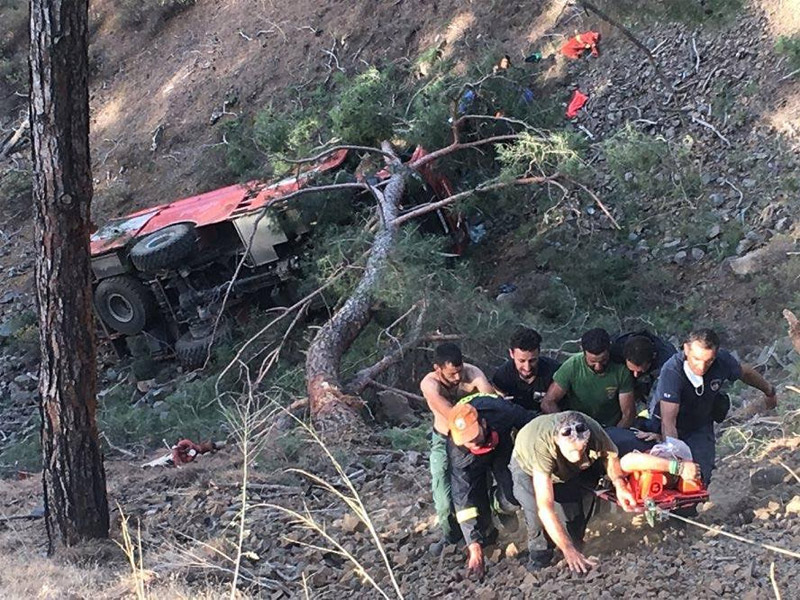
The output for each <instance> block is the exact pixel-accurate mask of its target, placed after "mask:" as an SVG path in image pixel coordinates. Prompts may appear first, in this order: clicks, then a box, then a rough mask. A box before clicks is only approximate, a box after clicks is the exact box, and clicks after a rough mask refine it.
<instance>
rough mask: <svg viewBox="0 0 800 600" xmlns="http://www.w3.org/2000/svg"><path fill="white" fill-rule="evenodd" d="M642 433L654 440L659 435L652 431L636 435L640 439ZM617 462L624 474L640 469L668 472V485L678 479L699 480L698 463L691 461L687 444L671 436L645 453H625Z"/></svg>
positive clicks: (672, 484)
mask: <svg viewBox="0 0 800 600" xmlns="http://www.w3.org/2000/svg"><path fill="white" fill-rule="evenodd" d="M643 435H644V436H647V438H648V440H647V441H656V440H657V439H658V437H659V436H658V435H657V434H654V433H651V434H648V433H644V434H642V433H640V434H639V435H638V436H637V437H639V438H640V439H641V438H642V436H643ZM619 464H620V467H622V470H623V471H624V472H625V473H626V474H631V473H638V472H642V471H656V472H660V473H669V474H670V475H671V476H672V478H671V481H670V487H675V486H677V484H678V481H679V480H683V481H698V480H700V465H698V464H697V463H695V462H692V451H691V450H690V449H689V446H687V445H686V443H685V442H682V441H681V440H679V439H676V438H672V437H668V438H667V439H666V440H665V441H663V442H659V443H658V444H656V445H655V446H653V447H652V448H651V449H650V451H649V452H647V453H643V452H637V451H634V452H631V453H629V454H626V455H625V456H623V457H622V458H621V459H620V461H619Z"/></svg>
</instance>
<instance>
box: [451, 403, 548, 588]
mask: <svg viewBox="0 0 800 600" xmlns="http://www.w3.org/2000/svg"><path fill="white" fill-rule="evenodd" d="M535 416H536V413H534V412H531V411H529V410H525V409H524V408H522V407H520V406H517V405H516V404H514V403H513V402H509V401H508V400H506V399H504V398H501V397H499V396H490V395H485V394H476V395H473V396H469V397H467V398H464V399H463V400H462V401H461V402H460V403H458V404H457V405H456V406H454V407H453V409H452V410H451V411H450V415H449V418H448V425H449V428H450V440H449V441H448V445H447V452H448V457H449V459H450V469H451V471H450V487H451V490H452V498H453V505H454V507H455V510H456V520H457V521H458V524H459V526H460V527H461V532H462V533H463V535H464V539H465V540H466V543H467V549H468V551H469V560H468V562H467V569H468V572H469V574H471V575H477V576H478V577H483V571H484V562H483V548H484V547H485V546H487V545H489V544H491V543H493V542H494V541H495V540H496V539H497V535H498V534H497V529H496V528H495V527H494V525H493V524H492V510H494V512H495V513H496V514H497V515H498V517H499V519H500V522H501V523H503V525H504V527H506V528H508V529H509V530H512V531H513V530H516V519H515V517H514V516H513V514H514V512H515V511H516V509H517V508H518V507H519V503H518V502H517V501H516V499H515V498H514V491H513V484H512V481H511V472H510V471H509V469H508V463H509V461H510V460H511V452H512V450H513V449H514V442H513V440H512V438H511V434H512V432H513V431H515V430H520V429H522V428H523V427H524V426H525V425H527V424H528V423H529V422H530V421H531V420H532V419H533V418H534V417H535ZM492 475H493V476H494V480H495V482H496V483H497V488H495V490H490V488H489V485H488V482H489V479H490V476H492ZM506 517H508V518H506Z"/></svg>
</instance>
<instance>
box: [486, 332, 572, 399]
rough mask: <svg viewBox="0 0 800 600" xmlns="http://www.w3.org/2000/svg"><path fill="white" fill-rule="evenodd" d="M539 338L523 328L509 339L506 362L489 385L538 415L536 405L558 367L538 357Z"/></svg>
mask: <svg viewBox="0 0 800 600" xmlns="http://www.w3.org/2000/svg"><path fill="white" fill-rule="evenodd" d="M541 345H542V337H541V336H540V335H539V334H538V333H537V332H536V331H534V330H533V329H529V328H527V327H522V328H520V329H518V330H517V331H516V332H515V333H514V335H513V336H512V337H511V345H510V348H509V349H508V355H509V357H510V358H509V359H508V360H507V361H506V362H505V363H503V365H502V366H501V367H500V368H499V369H497V371H496V372H495V374H494V376H493V377H492V384H493V385H494V387H495V388H496V389H497V391H498V392H500V393H501V394H503V395H504V396H506V397H509V398H511V400H512V402H514V404H517V405H519V406H521V407H522V408H524V409H526V410H532V411H535V412H536V413H541V412H542V410H541V408H540V406H539V402H540V401H541V399H542V398H543V397H544V395H545V393H546V392H547V388H548V387H549V386H550V384H551V383H552V382H553V373H555V372H556V371H557V370H558V367H560V366H561V363H559V362H558V361H556V360H553V359H552V358H547V357H546V356H539V351H540V350H541Z"/></svg>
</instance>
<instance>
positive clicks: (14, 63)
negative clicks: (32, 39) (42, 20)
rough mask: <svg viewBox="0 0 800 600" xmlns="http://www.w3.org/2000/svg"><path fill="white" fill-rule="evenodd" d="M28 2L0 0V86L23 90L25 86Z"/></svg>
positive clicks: (26, 81) (26, 80)
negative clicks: (0, 24)
mask: <svg viewBox="0 0 800 600" xmlns="http://www.w3.org/2000/svg"><path fill="white" fill-rule="evenodd" d="M27 6H28V3H27V2H26V1H25V0H0V23H2V24H3V26H2V27H0V86H2V85H3V84H5V85H8V86H9V87H10V88H16V89H17V91H19V92H24V91H25V89H21V88H22V86H24V87H25V88H27V84H28V64H27V58H28V55H27V52H26V49H27V43H28V10H27Z"/></svg>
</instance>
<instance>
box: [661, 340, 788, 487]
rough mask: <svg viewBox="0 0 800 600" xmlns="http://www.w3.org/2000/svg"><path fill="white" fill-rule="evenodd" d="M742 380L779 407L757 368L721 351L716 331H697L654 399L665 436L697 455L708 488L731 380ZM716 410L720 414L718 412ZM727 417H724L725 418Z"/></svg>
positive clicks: (770, 405) (664, 374) (664, 376)
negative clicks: (716, 433)
mask: <svg viewBox="0 0 800 600" xmlns="http://www.w3.org/2000/svg"><path fill="white" fill-rule="evenodd" d="M737 379H738V380H740V381H742V382H744V383H746V384H747V385H749V386H751V387H754V388H756V389H758V390H761V391H762V392H763V393H764V395H765V396H766V404H767V408H775V407H776V406H777V404H778V400H777V398H776V397H775V392H776V390H775V386H774V385H772V384H770V383H769V382H767V380H766V379H764V378H763V377H762V376H761V375H760V374H759V373H758V372H757V371H756V370H755V369H753V367H751V366H749V365H745V364H740V363H739V361H738V360H736V358H735V357H734V356H733V355H732V354H731V353H730V352H728V351H727V350H722V349H721V348H720V347H719V336H717V334H716V333H715V332H714V331H713V330H711V329H696V330H695V331H693V332H692V333H690V334H689V337H688V338H687V340H686V342H685V343H684V344H683V352H679V353H678V354H675V355H674V356H673V357H672V358H670V359H669V360H668V361H667V362H666V363H665V364H664V367H663V368H662V369H661V374H660V375H659V378H658V386H657V387H656V393H655V397H654V400H655V401H656V402H657V403H658V407H657V411H658V412H660V418H661V433H662V435H663V436H664V437H665V438H666V437H667V436H669V437H674V438H679V439H681V440H683V441H684V442H686V444H687V445H688V446H689V448H690V449H691V450H692V456H693V457H694V460H695V461H696V462H697V463H699V464H700V470H701V472H702V477H703V483H704V484H706V485H708V483H709V481H710V480H711V471H712V470H713V469H714V458H715V455H716V449H715V446H714V421H715V420H716V421H717V422H721V421H722V419H724V418H725V417H724V412H725V410H724V408H723V409H722V410H720V404H721V403H724V402H726V401H727V398H726V397H724V395H723V392H722V387H723V385H724V383H725V382H726V381H736V380H737ZM715 407H716V409H717V410H716V411H715ZM720 413H722V414H720Z"/></svg>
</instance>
